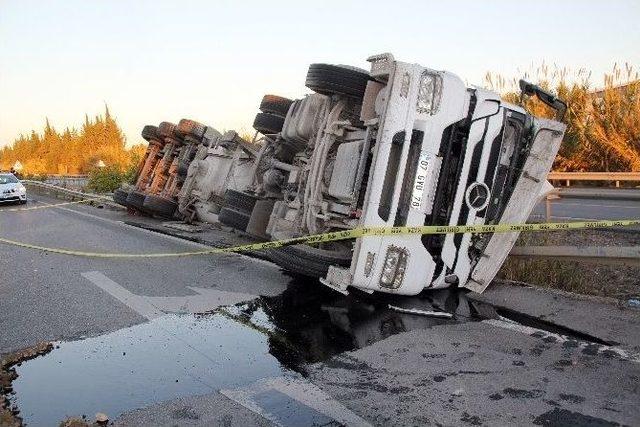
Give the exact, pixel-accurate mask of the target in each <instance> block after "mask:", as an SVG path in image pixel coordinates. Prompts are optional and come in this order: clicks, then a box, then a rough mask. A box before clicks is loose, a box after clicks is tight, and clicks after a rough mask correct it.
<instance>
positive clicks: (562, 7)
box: [0, 0, 640, 146]
mask: <svg viewBox="0 0 640 427" xmlns="http://www.w3.org/2000/svg"><path fill="white" fill-rule="evenodd" d="M638 22H640V0H630V1H623V0H620V1H615V0H609V1H606V2H605V1H601V0H600V1H591V0H582V1H573V0H565V1H546V0H538V1H534V2H519V1H512V0H510V1H501V0H493V1H490V0H486V1H481V0H476V1H442V0H440V1H427V0H418V1H404V0H394V1H387V2H381V1H374V0H369V1H353V2H350V1H348V0H341V1H320V0H316V1H313V2H311V1H309V2H306V1H301V0H298V1H277V0H272V1H264V0H262V1H252V0H244V1H225V0H217V1H188V0H183V1H178V0H175V1H165V0H154V1H143V0H141V1H133V0H132V1H125V0H92V1H86V0H66V1H63V0H59V1H48V0H37V1H36V0H0V146H3V145H4V144H7V143H10V142H11V141H13V140H14V139H15V138H16V137H17V136H18V135H19V134H20V133H25V134H26V133H29V132H30V130H31V129H37V130H41V129H42V127H43V124H44V121H45V118H46V117H48V118H49V121H50V122H51V124H52V125H53V126H54V127H56V128H58V129H63V128H64V127H66V126H69V127H72V126H75V127H80V125H81V123H82V121H83V120H84V114H85V113H88V114H89V115H95V114H98V113H101V112H103V111H104V105H105V103H106V104H108V106H109V109H110V111H111V113H112V114H113V115H114V116H115V117H116V119H117V121H118V123H119V124H120V125H121V127H122V128H123V130H124V132H125V134H126V136H127V141H128V143H129V144H133V143H138V142H142V139H141V137H140V130H141V129H142V127H143V126H144V125H146V124H157V123H159V122H160V121H174V122H177V121H179V120H180V119H181V118H191V119H195V120H198V121H201V122H203V123H205V124H207V125H210V126H213V127H215V128H217V129H218V130H229V129H240V130H250V128H251V124H252V122H253V117H254V115H255V113H256V112H257V107H258V104H259V102H260V99H261V98H262V95H263V94H265V93H273V94H278V95H282V96H288V97H299V96H301V95H303V94H304V93H308V90H307V89H306V88H305V87H304V80H305V75H306V71H307V67H308V65H309V64H310V63H314V62H325V63H337V64H350V65H355V66H360V67H363V68H368V67H367V62H366V58H367V57H368V56H370V55H373V54H377V53H382V52H392V53H393V54H394V56H395V58H396V59H398V60H402V61H406V62H416V63H419V64H421V65H424V66H427V67H430V68H433V69H442V70H448V71H451V72H454V73H456V74H458V75H459V76H460V77H462V78H463V80H465V81H466V82H467V83H469V84H483V79H484V75H485V74H486V72H487V71H492V72H496V73H499V74H501V75H504V76H506V77H519V76H521V74H522V72H523V70H526V69H531V68H532V64H533V68H535V66H537V65H539V64H541V63H542V62H543V61H545V62H546V63H547V64H554V63H555V64H558V65H559V66H563V67H564V66H566V67H569V68H571V69H573V70H577V69H579V68H586V69H588V70H591V71H592V72H593V76H594V77H593V79H592V80H593V82H594V85H595V86H601V83H602V77H601V76H602V75H603V74H604V73H605V72H607V71H610V70H611V68H612V67H613V64H614V63H615V62H617V63H619V64H624V63H625V62H628V63H629V64H631V65H632V66H634V67H635V69H636V70H638V69H640V25H639V24H638Z"/></svg>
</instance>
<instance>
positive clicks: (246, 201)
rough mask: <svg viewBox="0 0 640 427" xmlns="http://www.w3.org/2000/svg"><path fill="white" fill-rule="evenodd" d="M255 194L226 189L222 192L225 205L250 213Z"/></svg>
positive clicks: (254, 203) (254, 202) (254, 201)
mask: <svg viewBox="0 0 640 427" xmlns="http://www.w3.org/2000/svg"><path fill="white" fill-rule="evenodd" d="M256 200H258V197H257V196H254V195H253V194H248V193H243V192H242V191H235V190H227V191H225V193H224V203H225V207H227V208H229V209H233V210H236V211H239V212H243V213H246V214H248V215H251V212H253V207H254V206H255V205H256Z"/></svg>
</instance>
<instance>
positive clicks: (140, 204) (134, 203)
mask: <svg viewBox="0 0 640 427" xmlns="http://www.w3.org/2000/svg"><path fill="white" fill-rule="evenodd" d="M145 197H146V194H144V193H141V192H140V191H137V190H133V191H132V192H130V193H129V194H128V195H127V199H126V201H125V203H126V206H128V207H132V208H136V209H138V210H140V211H143V210H144V198H145Z"/></svg>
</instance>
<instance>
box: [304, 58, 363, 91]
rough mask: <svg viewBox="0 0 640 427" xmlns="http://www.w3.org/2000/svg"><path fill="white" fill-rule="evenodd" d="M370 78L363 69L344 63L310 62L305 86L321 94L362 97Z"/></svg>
mask: <svg viewBox="0 0 640 427" xmlns="http://www.w3.org/2000/svg"><path fill="white" fill-rule="evenodd" d="M369 80H371V77H370V76H369V73H367V72H366V71H365V70H360V69H357V68H351V67H347V66H344V65H330V64H311V65H310V66H309V71H308V72H307V80H306V82H305V86H307V87H308V88H309V89H311V90H313V91H314V92H317V93H320V94H323V95H334V94H337V95H347V96H353V97H356V98H362V97H363V96H364V91H365V89H366V88H367V82H368V81H369Z"/></svg>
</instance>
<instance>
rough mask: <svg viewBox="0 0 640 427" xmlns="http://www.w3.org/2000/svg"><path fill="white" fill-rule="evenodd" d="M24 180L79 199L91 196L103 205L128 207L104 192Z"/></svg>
mask: <svg viewBox="0 0 640 427" xmlns="http://www.w3.org/2000/svg"><path fill="white" fill-rule="evenodd" d="M20 182H22V183H23V184H24V185H27V186H34V187H40V188H42V189H46V190H49V191H52V192H56V193H59V194H63V195H65V196H67V197H71V198H72V199H73V198H78V199H91V198H97V197H99V198H100V203H101V204H103V205H109V206H112V207H116V208H118V209H126V208H125V207H124V206H121V205H119V204H117V203H116V202H114V201H112V200H109V196H107V195H102V194H94V193H83V192H81V191H75V190H69V189H68V188H63V187H59V186H57V185H53V184H49V183H46V182H41V181H31V180H29V179H23V180H21V181H20Z"/></svg>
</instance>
